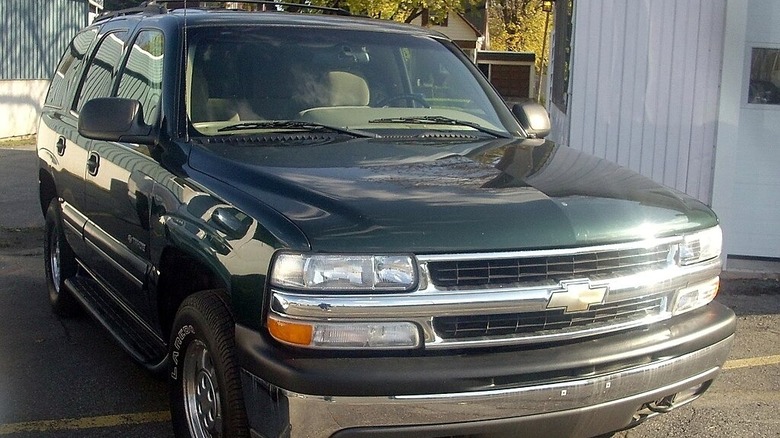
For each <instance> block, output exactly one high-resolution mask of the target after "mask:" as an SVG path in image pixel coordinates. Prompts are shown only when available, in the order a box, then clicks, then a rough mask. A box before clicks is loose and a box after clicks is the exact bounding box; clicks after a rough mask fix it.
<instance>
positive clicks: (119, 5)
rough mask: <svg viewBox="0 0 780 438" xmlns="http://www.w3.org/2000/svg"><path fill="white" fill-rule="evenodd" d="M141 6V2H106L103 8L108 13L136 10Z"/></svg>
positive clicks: (134, 0)
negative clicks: (129, 9)
mask: <svg viewBox="0 0 780 438" xmlns="http://www.w3.org/2000/svg"><path fill="white" fill-rule="evenodd" d="M140 4H141V0H105V2H103V8H104V10H106V11H118V10H120V9H127V8H134V7H136V6H138V5H140Z"/></svg>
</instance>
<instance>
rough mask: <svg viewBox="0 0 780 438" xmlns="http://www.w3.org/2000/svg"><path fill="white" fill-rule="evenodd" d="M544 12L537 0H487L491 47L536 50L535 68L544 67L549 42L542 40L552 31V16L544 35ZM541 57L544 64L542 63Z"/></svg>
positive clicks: (521, 50)
mask: <svg viewBox="0 0 780 438" xmlns="http://www.w3.org/2000/svg"><path fill="white" fill-rule="evenodd" d="M546 21H547V13H546V12H544V11H542V8H541V2H540V1H539V0H493V1H491V3H490V15H489V19H488V25H489V29H490V48H491V50H506V51H512V52H534V53H536V69H537V72H540V71H543V69H546V68H547V64H548V61H549V60H548V59H547V56H546V54H543V53H542V47H544V51H549V49H550V43H549V40H548V41H547V43H545V42H544V38H545V36H547V37H548V38H549V34H550V33H551V32H552V22H553V20H552V16H550V21H549V26H550V27H549V29H548V30H547V33H548V34H547V35H545V23H546ZM542 58H545V59H544V64H542Z"/></svg>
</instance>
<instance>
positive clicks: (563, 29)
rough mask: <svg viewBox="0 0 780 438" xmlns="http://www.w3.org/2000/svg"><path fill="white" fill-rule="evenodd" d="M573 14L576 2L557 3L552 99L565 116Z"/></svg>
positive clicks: (567, 103) (564, 1) (572, 0)
mask: <svg viewBox="0 0 780 438" xmlns="http://www.w3.org/2000/svg"><path fill="white" fill-rule="evenodd" d="M573 12H574V0H563V1H557V2H556V3H555V37H554V44H555V45H554V46H553V53H552V65H553V71H552V92H551V95H550V98H551V100H552V102H553V103H554V104H555V106H557V107H558V109H559V110H560V111H562V112H563V113H564V114H566V111H567V108H568V106H569V73H570V70H571V37H572V15H573Z"/></svg>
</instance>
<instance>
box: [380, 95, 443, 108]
mask: <svg viewBox="0 0 780 438" xmlns="http://www.w3.org/2000/svg"><path fill="white" fill-rule="evenodd" d="M398 100H407V101H411V102H417V103H419V104H420V105H422V107H423V108H430V107H431V104H429V103H428V101H427V100H425V98H424V97H422V96H420V95H419V94H398V95H396V96H391V97H388V98H387V99H383V100H382V101H380V102H377V104H376V106H379V107H383V108H387V107H388V106H390V104H391V103H392V102H395V101H398Z"/></svg>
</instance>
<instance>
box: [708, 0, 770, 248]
mask: <svg viewBox="0 0 780 438" xmlns="http://www.w3.org/2000/svg"><path fill="white" fill-rule="evenodd" d="M727 23H728V25H727V34H726V46H725V53H726V60H725V61H724V63H723V85H722V90H721V97H720V102H721V103H720V126H719V128H718V157H717V163H716V164H717V165H716V167H715V192H714V197H713V207H714V208H715V209H716V211H717V212H718V213H719V215H720V219H721V224H722V226H723V231H724V245H725V250H726V252H727V253H728V254H729V255H736V256H752V257H772V258H780V170H778V169H780V105H758V104H750V103H748V91H747V88H748V83H749V79H750V74H749V71H750V69H749V67H750V62H751V50H752V48H754V47H764V48H773V49H780V1H778V0H728V22H727Z"/></svg>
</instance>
